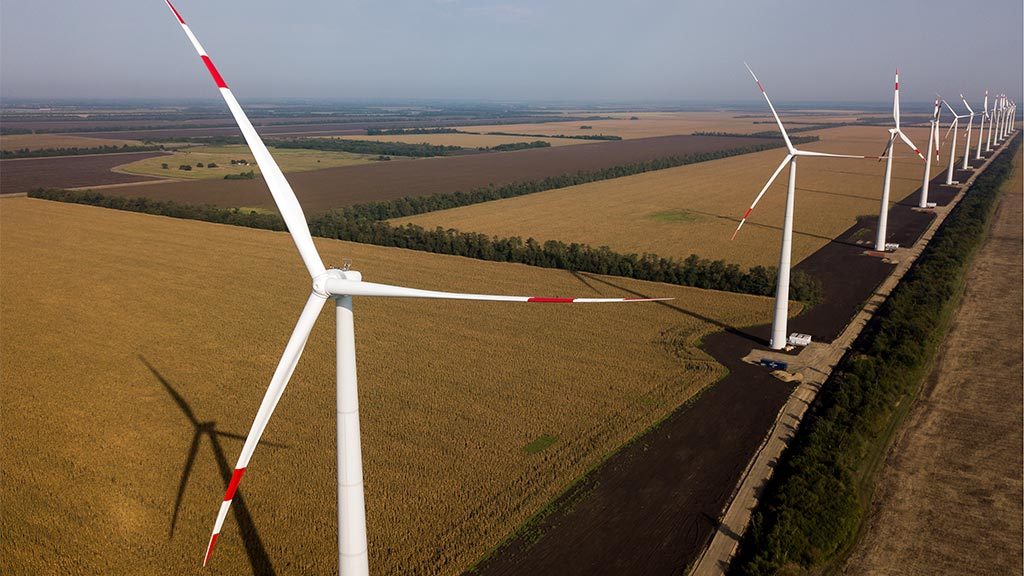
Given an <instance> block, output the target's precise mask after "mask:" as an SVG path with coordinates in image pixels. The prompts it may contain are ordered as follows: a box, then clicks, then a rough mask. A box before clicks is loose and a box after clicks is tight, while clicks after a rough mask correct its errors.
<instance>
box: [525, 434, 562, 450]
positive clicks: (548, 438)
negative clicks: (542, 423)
mask: <svg viewBox="0 0 1024 576" xmlns="http://www.w3.org/2000/svg"><path fill="white" fill-rule="evenodd" d="M557 440H558V438H556V437H554V436H552V435H550V434H541V435H540V436H538V437H537V438H536V439H535V440H534V441H533V442H530V443H529V444H527V445H526V446H523V452H526V453H527V454H538V453H540V452H543V451H544V450H546V449H547V448H548V446H551V445H552V444H554V443H555V442H556V441H557Z"/></svg>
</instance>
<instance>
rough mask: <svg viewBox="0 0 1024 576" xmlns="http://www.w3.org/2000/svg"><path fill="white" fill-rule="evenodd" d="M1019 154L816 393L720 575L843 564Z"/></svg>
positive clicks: (953, 220) (952, 225) (996, 170)
mask: <svg viewBox="0 0 1024 576" xmlns="http://www.w3.org/2000/svg"><path fill="white" fill-rule="evenodd" d="M1019 146H1020V139H1019V138H1018V139H1015V140H1014V141H1013V143H1012V144H1010V145H1009V146H1008V147H1007V149H1006V150H1004V151H1003V152H1002V154H1000V155H999V157H998V158H996V159H995V160H993V161H992V163H991V164H990V165H989V167H988V168H987V169H986V170H985V172H984V173H983V174H981V175H980V176H979V177H978V179H977V180H976V181H975V182H974V184H973V185H972V186H971V188H970V189H969V190H968V191H967V192H966V194H965V195H964V197H963V199H962V200H961V201H960V203H959V204H958V205H957V206H956V207H955V208H954V209H953V210H952V212H951V213H950V214H949V216H948V218H947V219H946V221H945V222H944V223H943V225H942V227H941V228H939V230H938V231H937V232H936V234H935V236H934V237H933V238H932V240H931V242H929V243H928V245H927V246H926V247H925V249H924V251H923V252H922V254H921V256H920V258H918V260H917V262H915V264H914V265H913V267H912V268H911V269H910V270H909V271H908V272H907V275H906V276H905V277H904V278H903V279H902V281H901V282H900V283H899V284H898V285H897V286H896V289H895V290H893V292H892V294H891V295H890V296H889V298H887V299H886V301H885V302H884V303H883V304H882V306H881V307H880V308H879V310H878V312H877V313H876V314H875V315H874V317H872V319H871V320H870V321H869V322H868V324H867V326H865V328H864V331H863V332H862V333H861V335H860V336H859V337H858V338H857V340H856V342H855V343H854V345H853V347H852V348H851V350H850V351H849V352H847V354H846V355H845V356H844V357H843V359H842V360H841V361H840V363H839V364H838V365H837V367H836V369H835V370H834V371H833V373H832V376H831V377H830V378H829V379H828V381H827V382H826V383H825V385H824V386H822V389H821V392H819V393H818V396H817V398H816V399H815V401H814V403H813V404H812V405H811V407H810V409H809V410H808V413H807V416H806V418H805V419H804V423H803V424H802V425H801V426H800V428H799V430H798V431H797V433H796V436H795V437H794V438H793V440H792V441H791V443H790V446H789V448H788V449H787V450H786V452H785V453H783V455H782V458H781V459H780V462H779V464H778V465H777V466H776V468H775V474H774V476H773V477H772V479H771V481H770V482H769V483H768V486H767V487H766V489H765V492H764V494H763V495H762V497H761V498H760V503H759V504H758V507H757V509H756V511H755V513H754V516H753V518H752V520H751V524H750V527H749V529H748V530H747V533H746V535H745V536H744V538H743V541H742V543H741V546H740V550H739V554H738V556H737V559H736V560H735V561H734V562H733V566H732V571H731V572H730V573H735V574H741V575H751V576H753V575H767V574H777V573H779V572H780V571H782V570H783V567H786V566H790V567H792V566H799V567H802V568H803V569H805V570H808V571H811V572H820V571H822V570H827V569H828V568H829V564H831V563H835V562H838V561H842V560H843V558H842V553H843V551H844V550H847V549H848V547H849V546H850V544H851V543H852V542H853V541H854V539H855V537H856V535H857V531H858V529H859V527H860V524H861V522H862V521H863V519H864V517H865V515H866V514H867V512H868V510H867V506H869V505H870V501H871V499H870V495H871V492H872V486H873V478H872V474H873V470H872V463H873V462H875V461H877V459H878V458H879V457H880V455H881V454H882V452H883V451H884V450H885V449H886V446H887V445H888V443H889V439H890V435H891V433H892V431H893V430H894V428H895V425H896V424H898V422H899V420H900V418H902V415H903V414H905V409H904V410H901V407H903V408H905V407H907V406H909V405H910V404H911V403H912V402H913V400H914V398H915V396H916V394H917V391H918V389H919V388H920V385H921V382H922V381H923V379H924V378H925V377H927V375H928V372H929V370H930V367H931V365H932V359H933V358H934V356H935V352H936V350H937V349H938V347H939V346H940V345H941V343H942V340H943V338H944V336H945V334H946V330H947V329H948V327H949V324H950V322H951V318H952V314H953V311H955V310H956V308H957V306H958V305H959V301H960V296H961V294H962V291H963V278H964V275H965V274H966V273H967V271H968V267H969V265H970V263H971V260H972V259H973V257H974V255H975V253H976V252H977V251H978V249H979V248H980V246H981V245H982V244H983V242H984V240H985V236H986V233H987V230H988V226H989V224H990V222H991V219H992V215H993V214H994V213H995V210H996V207H997V204H998V200H999V196H1000V186H1001V184H1002V183H1003V182H1004V181H1005V180H1006V179H1007V177H1008V176H1009V174H1010V172H1011V162H1012V160H1013V158H1014V156H1016V153H1017V149H1018V147H1019ZM794 573H795V572H794Z"/></svg>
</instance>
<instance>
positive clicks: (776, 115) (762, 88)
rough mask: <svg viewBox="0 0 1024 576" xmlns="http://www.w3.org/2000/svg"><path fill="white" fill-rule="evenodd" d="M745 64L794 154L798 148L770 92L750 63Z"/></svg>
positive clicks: (790, 150) (787, 145)
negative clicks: (794, 146) (765, 88)
mask: <svg viewBox="0 0 1024 576" xmlns="http://www.w3.org/2000/svg"><path fill="white" fill-rule="evenodd" d="M743 65H744V66H746V67H747V71H748V72H750V75H751V76H753V77H754V82H757V87H758V88H760V89H761V95H762V96H764V101H765V102H767V103H768V108H771V111H772V116H775V122H776V123H777V124H778V125H779V131H780V132H782V138H783V139H784V140H785V141H786V148H787V149H788V150H789V153H790V154H792V153H793V152H795V151H796V148H793V143H792V142H790V141H789V134H786V128H785V127H784V126H783V125H782V120H781V119H780V118H779V114H778V112H776V111H775V106H772V101H771V99H769V98H768V93H767V92H765V90H764V86H763V85H762V84H761V81H760V80H758V79H757V76H756V75H755V74H754V71H753V70H751V69H750V65H748V64H747V63H746V62H744V63H743Z"/></svg>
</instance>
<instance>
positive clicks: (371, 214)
mask: <svg viewBox="0 0 1024 576" xmlns="http://www.w3.org/2000/svg"><path fill="white" fill-rule="evenodd" d="M780 144H781V141H780V140H775V141H767V140H766V141H765V143H763V144H756V145H748V146H743V147H740V148H734V149H730V150H720V151H715V152H704V153H696V154H687V155H684V156H671V157H668V158H660V159H655V160H650V161H647V162H638V163H634V164H626V165H622V166H614V167H609V168H605V169H602V170H595V171H589V172H578V173H576V174H565V175H561V176H552V177H548V178H544V179H542V180H537V181H529V182H517V183H512V184H506V185H503V186H486V187H481V188H477V189H474V190H471V191H470V192H453V193H439V194H433V195H430V196H420V197H406V198H401V199H397V200H388V201H381V202H373V203H369V204H359V205H355V206H349V207H346V208H342V209H340V210H335V211H333V212H330V213H327V214H323V215H320V216H317V217H315V218H313V219H312V220H311V221H310V223H309V224H310V229H311V231H312V233H313V234H314V235H317V236H323V237H327V238H336V239H340V240H348V241H354V242H362V243H367V244H376V245H380V246H393V247H400V248H408V249H413V250H422V251H426V252H434V253H438V254H452V255H457V256H466V257H469V258H477V259H481V260H491V261H498V262H516V263H521V264H529V265H532V266H541V267H546V268H559V269H563V270H573V271H580V272H592V273H598V274H610V275H617V276H625V277H629V278H637V279H641V280H652V281H657V282H668V283H672V284H679V285H684V286H696V287H700V288H709V289H715V290H725V291H731V292H742V293H747V294H757V295H765V296H768V295H771V294H773V293H774V288H775V278H776V270H775V269H774V268H765V267H761V266H757V267H754V268H751V269H748V270H744V269H741V268H740V267H739V266H737V265H735V264H727V263H726V262H724V261H722V260H708V259H704V258H700V257H698V256H696V255H691V256H690V257H688V258H686V259H684V260H676V259H673V258H663V257H660V256H657V255H655V254H642V255H637V254H622V253H619V252H615V251H614V250H612V249H610V248H609V247H607V246H601V247H598V248H595V247H592V246H589V245H586V244H578V243H565V242H560V241H555V240H551V241H547V242H544V243H540V242H538V241H536V240H535V239H533V238H527V239H526V240H524V239H522V238H520V237H510V238H500V237H492V236H487V235H486V234H478V233H473V232H460V231H458V230H445V229H442V228H435V229H433V230H427V229H424V228H422V227H420V226H415V225H405V226H399V227H396V226H392V225H391V224H390V223H388V222H387V220H388V219H391V218H398V217H402V216H411V215H414V214H421V213H424V212H430V211H433V210H442V209H447V208H454V207H457V206H466V205H469V204H476V203H480V202H487V201H490V200H497V199H499V198H510V197H514V196H522V195H525V194H532V193H535V192H540V191H543V190H551V189H554V188H562V187H566V186H573V185H577V184H583V183H587V182H594V181H597V180H605V179H609V178H619V177H622V176H629V175H632V174H639V173H642V172H648V171H652V170H662V169H665V168H672V167H675V166H681V165H685V164H691V163H695V162H703V161H707V160H713V159H717V158H724V157H727V156H734V155H737V154H744V153H749V152H756V151H759V150H765V149H769V148H776V147H778V146H779V145H780ZM29 195H30V196H33V197H37V198H46V199H50V200H59V201H64V202H77V203H83V204H92V205H97V206H104V207H108V208H115V209H121V210H132V211H137V212H147V213H150V214H158V215H163V216H172V217H175V218H190V219H195V220H206V221H210V222H218V223H229V224H235V225H239V226H250V227H255V228H269V229H272V230H282V229H284V223H283V221H281V220H280V218H279V217H278V216H277V215H276V214H275V215H272V216H271V215H267V214H263V213H257V212H249V211H241V210H237V209H224V208H218V207H215V206H191V205H182V204H177V203H174V202H166V201H164V202H160V201H153V200H148V199H145V198H132V199H126V198H121V197H106V196H103V195H102V194H97V193H94V192H88V191H87V192H74V191H67V190H56V189H53V190H35V191H33V192H30V193H29ZM790 290H791V297H792V298H794V299H796V300H802V301H807V302H814V301H816V300H817V299H818V298H819V296H820V287H819V285H818V283H817V282H816V281H814V280H813V279H812V278H810V277H808V276H806V275H803V274H800V273H796V274H794V275H793V277H792V279H791V288H790Z"/></svg>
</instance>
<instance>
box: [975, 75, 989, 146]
mask: <svg viewBox="0 0 1024 576" xmlns="http://www.w3.org/2000/svg"><path fill="white" fill-rule="evenodd" d="M986 120H988V121H989V124H991V123H992V120H991V119H990V118H989V117H988V90H985V103H984V104H982V107H981V124H980V125H979V126H978V148H977V150H975V152H974V159H975V160H981V148H982V142H983V141H984V140H985V121H986Z"/></svg>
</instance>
